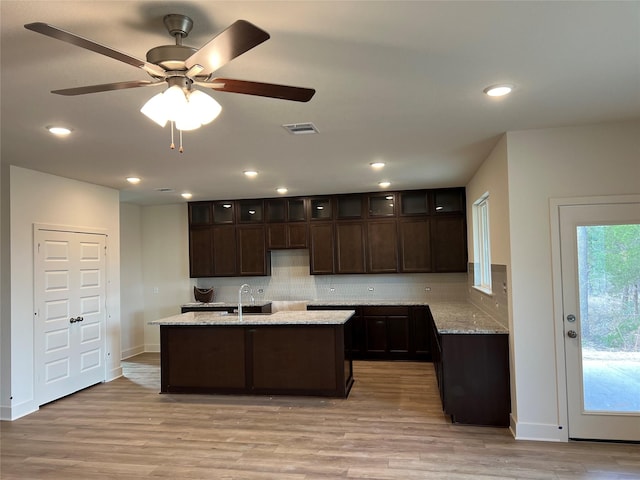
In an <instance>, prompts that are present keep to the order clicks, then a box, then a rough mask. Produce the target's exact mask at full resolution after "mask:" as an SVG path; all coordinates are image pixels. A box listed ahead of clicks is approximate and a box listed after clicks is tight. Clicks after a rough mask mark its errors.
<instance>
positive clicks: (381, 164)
mask: <svg viewBox="0 0 640 480" xmlns="http://www.w3.org/2000/svg"><path fill="white" fill-rule="evenodd" d="M369 166H370V167H371V168H375V169H376V170H377V169H380V168H383V167H384V162H371V163H370V164H369Z"/></svg>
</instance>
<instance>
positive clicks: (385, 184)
mask: <svg viewBox="0 0 640 480" xmlns="http://www.w3.org/2000/svg"><path fill="white" fill-rule="evenodd" d="M389 185H391V182H387V181H384V182H380V183H378V186H380V187H382V188H387V187H388V186H389Z"/></svg>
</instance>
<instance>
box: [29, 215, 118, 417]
mask: <svg viewBox="0 0 640 480" xmlns="http://www.w3.org/2000/svg"><path fill="white" fill-rule="evenodd" d="M40 230H48V231H55V232H64V233H84V234H89V235H102V236H104V244H105V247H106V255H108V253H109V234H108V231H107V229H104V228H96V227H76V226H70V225H56V224H48V223H34V224H33V230H32V242H33V252H32V255H33V257H32V265H33V272H32V275H33V285H32V289H33V290H32V291H33V296H32V300H33V308H32V312H33V318H32V322H33V347H34V348H33V367H34V368H33V387H34V390H33V399H34V400H35V403H36V406H39V404H38V402H39V401H40V398H41V396H42V392H41V391H40V386H39V383H38V381H37V380H38V379H37V377H36V375H37V374H38V370H37V368H38V363H37V362H38V360H39V355H40V353H39V352H38V351H37V349H36V348H35V347H36V345H38V341H37V339H36V338H35V336H36V335H37V329H36V327H35V322H36V321H38V320H39V319H38V318H37V316H36V312H37V311H38V302H39V297H38V293H37V289H36V275H37V272H36V269H37V255H38V244H37V236H38V231H40ZM104 270H105V271H104V275H105V287H106V288H105V300H104V309H105V315H104V325H103V327H102V334H103V335H102V349H103V350H102V351H103V354H104V358H103V359H102V361H103V365H104V380H103V381H107V360H108V359H109V353H108V352H109V349H108V347H107V330H108V328H107V322H108V320H109V318H110V314H109V306H110V301H109V284H110V282H111V279H110V276H109V261H108V259H106V261H105V266H104Z"/></svg>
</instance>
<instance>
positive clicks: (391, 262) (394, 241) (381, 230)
mask: <svg viewBox="0 0 640 480" xmlns="http://www.w3.org/2000/svg"><path fill="white" fill-rule="evenodd" d="M397 271H398V230H397V225H396V221H395V220H373V221H369V222H368V223H367V272H369V273H394V272H397Z"/></svg>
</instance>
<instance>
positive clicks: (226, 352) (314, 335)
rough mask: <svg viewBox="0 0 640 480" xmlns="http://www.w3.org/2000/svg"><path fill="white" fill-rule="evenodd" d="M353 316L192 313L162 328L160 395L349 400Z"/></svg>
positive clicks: (341, 313)
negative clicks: (350, 325) (320, 397)
mask: <svg viewBox="0 0 640 480" xmlns="http://www.w3.org/2000/svg"><path fill="white" fill-rule="evenodd" d="M353 314H354V311H353V310H332V311H315V312H307V311H282V312H276V313H274V314H266V315H265V314H256V315H252V314H246V313H245V314H244V315H243V317H242V320H240V318H239V317H238V316H237V315H233V314H228V313H226V312H188V313H183V314H180V315H174V316H171V317H167V318H163V319H160V320H154V321H152V322H149V324H151V325H159V326H160V368H161V392H162V393H226V394H254V395H315V396H329V397H343V398H344V397H346V396H347V395H348V394H349V391H350V389H351V386H352V385H353V368H352V360H351V357H350V355H349V353H348V352H347V351H346V349H345V342H348V341H349V338H348V337H349V334H350V333H349V332H350V329H349V328H348V327H349V322H350V319H351V317H352V316H353Z"/></svg>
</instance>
